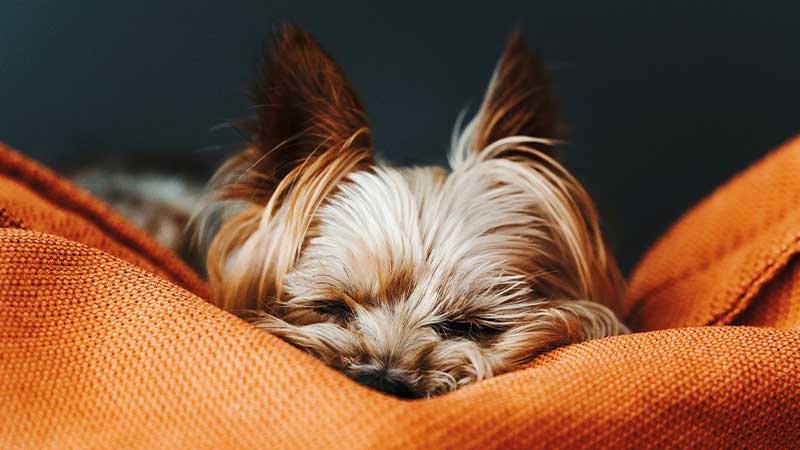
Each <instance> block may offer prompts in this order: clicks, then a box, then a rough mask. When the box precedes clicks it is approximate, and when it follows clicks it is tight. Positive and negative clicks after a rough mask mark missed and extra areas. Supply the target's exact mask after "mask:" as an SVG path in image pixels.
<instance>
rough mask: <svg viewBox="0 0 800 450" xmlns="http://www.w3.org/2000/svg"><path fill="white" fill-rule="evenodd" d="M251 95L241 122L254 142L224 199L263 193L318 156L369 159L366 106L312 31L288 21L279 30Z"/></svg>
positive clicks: (266, 194) (264, 196) (262, 195)
mask: <svg viewBox="0 0 800 450" xmlns="http://www.w3.org/2000/svg"><path fill="white" fill-rule="evenodd" d="M251 95H252V98H253V102H254V108H255V111H256V118H255V120H251V121H249V122H247V123H246V124H245V128H246V129H247V130H248V131H250V132H251V133H252V144H251V147H250V149H249V151H247V152H243V153H242V154H241V155H240V158H241V159H245V160H247V161H244V162H243V161H236V164H238V165H240V166H245V167H246V168H247V171H246V173H242V174H240V175H241V176H240V178H239V179H238V180H237V182H236V183H231V184H230V185H229V186H228V187H227V190H226V191H227V192H226V197H227V198H237V197H242V196H244V197H247V198H249V199H258V198H262V199H268V198H269V197H270V196H272V194H273V193H274V191H275V189H276V188H277V187H278V186H279V185H280V184H281V182H282V181H284V180H286V179H287V178H288V177H292V176H297V175H299V170H298V169H299V168H301V166H302V168H303V170H305V169H308V168H309V163H311V162H313V160H316V159H323V160H328V161H330V162H333V161H339V162H347V161H349V162H350V163H346V164H344V166H345V167H349V166H351V165H358V164H364V163H369V162H371V159H372V151H371V145H372V144H371V138H370V131H369V123H368V121H367V116H366V112H365V110H364V106H363V104H362V102H361V100H360V99H359V97H358V94H357V93H356V92H355V90H354V89H353V87H352V86H351V84H350V82H349V81H348V80H347V78H346V77H345V75H344V72H343V71H342V70H341V68H340V67H339V66H338V65H337V64H336V63H335V62H334V61H333V59H332V58H331V57H330V56H329V55H328V54H327V53H325V51H324V50H322V48H321V47H320V45H319V44H318V43H317V41H316V40H315V39H314V37H313V36H311V34H309V33H306V32H304V31H303V30H301V29H299V28H298V27H296V26H293V25H284V26H282V27H281V28H280V29H279V31H278V32H277V33H276V34H275V36H274V39H273V45H272V46H271V48H270V49H269V50H268V51H267V52H265V55H264V59H263V61H262V63H261V65H260V67H259V69H258V73H257V75H256V77H255V80H254V81H253V85H252V89H251ZM232 163H233V162H232ZM345 167H343V168H342V169H344V168H345ZM340 175H342V174H340Z"/></svg>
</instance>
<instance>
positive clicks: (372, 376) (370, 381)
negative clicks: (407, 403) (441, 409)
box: [353, 371, 418, 398]
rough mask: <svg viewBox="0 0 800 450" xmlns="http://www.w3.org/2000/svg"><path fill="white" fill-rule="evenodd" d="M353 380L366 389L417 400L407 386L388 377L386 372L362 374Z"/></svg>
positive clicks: (355, 376)
mask: <svg viewBox="0 0 800 450" xmlns="http://www.w3.org/2000/svg"><path fill="white" fill-rule="evenodd" d="M353 379H354V380H355V381H356V382H357V383H359V384H363V385H364V386H366V387H369V388H372V389H375V390H378V391H381V392H384V393H386V394H389V395H394V396H395V397H400V398H417V397H418V395H415V394H414V391H412V390H411V387H409V386H408V385H407V384H405V383H403V382H401V381H396V380H393V379H391V378H389V377H388V376H387V373H386V372H385V371H372V372H361V373H358V374H356V375H354V376H353Z"/></svg>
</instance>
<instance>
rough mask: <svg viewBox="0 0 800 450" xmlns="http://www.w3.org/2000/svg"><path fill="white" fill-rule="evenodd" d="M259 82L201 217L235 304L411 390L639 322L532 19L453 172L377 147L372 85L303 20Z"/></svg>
mask: <svg viewBox="0 0 800 450" xmlns="http://www.w3.org/2000/svg"><path fill="white" fill-rule="evenodd" d="M252 95H253V99H254V100H253V101H254V103H255V106H254V108H255V113H256V114H255V118H254V119H252V120H250V121H249V122H248V123H246V124H245V126H244V128H246V129H247V130H248V132H249V133H250V136H252V137H251V138H250V140H249V141H248V142H247V143H246V144H245V145H244V146H243V148H242V150H241V151H240V152H239V153H237V154H236V155H235V156H233V157H232V158H230V159H229V160H228V161H227V162H225V163H224V164H223V165H222V166H221V167H220V169H219V170H218V172H217V173H216V175H215V176H214V177H213V179H212V181H211V183H210V189H209V193H210V194H209V197H208V200H207V204H206V206H205V208H204V209H203V212H202V213H201V214H200V215H199V216H198V218H197V224H198V225H197V227H198V229H199V235H200V236H201V239H206V240H207V241H210V244H209V245H208V251H207V258H206V259H207V262H206V269H207V271H208V276H209V283H210V286H211V290H212V296H213V301H214V302H215V303H216V304H217V305H219V306H220V307H222V308H224V309H226V310H229V311H233V312H236V313H238V314H240V315H241V316H242V317H244V318H246V319H247V320H249V321H250V322H251V323H252V324H253V325H255V326H256V327H259V328H261V329H263V330H265V331H268V332H269V333H272V334H273V335H275V336H278V337H280V338H283V339H284V340H286V341H288V342H289V343H290V344H292V345H294V346H296V347H298V348H300V349H302V350H304V351H305V352H307V353H309V354H311V355H313V356H314V357H316V358H318V359H319V360H321V361H322V362H323V363H325V364H327V365H328V366H330V367H332V368H334V369H336V370H338V371H341V372H342V373H344V374H345V375H347V376H349V377H350V378H352V379H353V380H355V381H357V382H358V383H361V384H363V385H365V386H367V387H371V388H373V389H377V390H379V391H382V392H384V393H387V394H391V395H394V396H398V397H401V398H425V397H431V396H436V395H440V394H444V393H446V392H450V391H453V390H455V389H458V388H460V387H462V386H465V385H468V384H470V383H474V382H476V381H479V380H483V379H486V378H489V377H492V376H494V375H498V374H502V373H504V372H508V371H511V370H514V369H517V368H520V367H522V366H524V365H525V364H527V363H529V362H530V361H531V360H532V359H533V358H535V357H536V356H537V355H540V354H542V353H543V352H546V351H548V350H551V349H553V348H556V347H559V346H563V345H567V344H571V343H576V342H581V341H585V340H588V339H596V338H602V337H606V336H613V335H617V334H621V333H625V332H627V329H626V327H625V325H624V324H623V323H622V322H621V321H620V320H619V319H618V318H617V317H616V316H615V314H614V312H612V311H613V310H614V309H615V308H618V307H619V301H620V300H621V298H622V296H623V292H624V283H623V281H622V277H621V275H620V271H619V269H618V267H617V265H616V263H615V261H614V258H613V256H612V255H611V253H610V251H609V249H608V247H607V246H606V244H605V243H604V240H603V237H602V235H601V230H600V226H599V224H598V216H597V213H596V210H595V207H594V205H593V203H592V200H591V199H590V197H589V195H588V194H587V193H586V191H585V190H584V188H583V187H582V186H581V185H580V183H579V182H578V181H577V180H576V179H575V178H574V177H573V176H572V175H570V174H569V173H568V172H567V171H566V170H565V169H564V168H563V167H562V166H561V165H560V164H559V163H558V162H557V161H556V159H555V157H554V155H555V153H556V150H557V145H558V143H559V142H560V141H559V140H558V139H559V136H560V129H561V125H560V122H559V120H558V118H557V114H556V111H555V109H556V108H555V102H554V100H553V97H552V94H551V93H550V89H549V87H548V82H547V80H546V75H545V72H544V70H543V66H542V64H541V63H540V62H539V61H538V60H537V59H536V58H535V56H534V55H533V54H532V53H531V52H530V51H529V50H528V49H527V47H526V45H525V42H524V39H523V38H522V36H521V35H520V33H518V32H515V33H514V34H512V36H511V37H510V39H509V41H508V43H507V45H506V48H505V50H504V52H503V55H502V57H501V59H500V62H499V64H498V66H497V68H496V69H495V71H494V74H493V76H492V78H491V81H490V84H489V87H488V90H487V92H486V94H485V96H484V98H483V101H482V103H481V105H480V108H479V110H478V111H477V113H476V115H475V117H474V118H472V119H471V120H470V121H469V122H468V123H467V124H466V125H464V126H462V125H461V124H458V123H457V125H456V129H455V132H454V135H453V138H452V148H451V150H450V154H449V166H450V167H449V170H448V169H445V168H441V167H394V166H392V165H389V164H387V163H383V162H380V161H378V160H377V159H376V157H375V154H374V150H373V146H372V140H371V134H370V128H369V124H368V121H367V115H366V112H365V110H364V106H363V104H362V102H361V100H360V99H359V97H358V95H357V94H356V92H355V90H354V89H353V87H352V86H351V85H350V83H349V82H348V81H347V79H346V78H345V75H344V74H343V72H342V70H341V69H340V68H339V66H338V65H337V64H336V63H335V62H334V61H333V59H331V57H330V56H328V54H326V53H325V52H324V51H323V50H322V49H321V47H320V45H319V44H318V43H317V41H316V40H315V39H314V38H313V37H312V36H311V35H310V34H308V33H306V32H304V31H302V30H301V29H299V28H297V27H295V26H291V25H286V26H283V27H282V28H280V29H279V30H278V31H277V32H276V33H275V36H274V39H273V45H272V47H271V50H269V51H267V52H265V58H264V61H263V64H261V67H260V68H259V70H258V74H257V77H256V80H255V82H254V83H253V89H252ZM203 236H204V238H203Z"/></svg>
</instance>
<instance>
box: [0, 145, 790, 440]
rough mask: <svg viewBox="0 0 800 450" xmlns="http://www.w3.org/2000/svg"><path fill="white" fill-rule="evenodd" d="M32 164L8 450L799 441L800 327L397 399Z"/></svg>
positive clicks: (8, 316)
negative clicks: (215, 287) (252, 312)
mask: <svg viewBox="0 0 800 450" xmlns="http://www.w3.org/2000/svg"><path fill="white" fill-rule="evenodd" d="M797 148H798V147H797V145H795V149H797ZM795 151H797V150H795ZM9 161H12V162H13V163H15V164H17V166H12V170H7V169H8V162H9ZM13 167H16V169H14V168H13ZM20 167H22V168H23V169H22V170H20ZM30 167H36V168H37V170H44V169H41V168H38V166H34V165H32V163H30V162H28V161H25V160H23V159H21V157H19V155H16V154H13V153H9V151H8V150H3V149H0V173H2V174H3V177H1V178H0V193H2V194H0V208H3V207H5V212H4V213H2V214H0V226H2V228H0V448H19V447H24V448H43V447H51V448H63V447H115V448H119V447H122V448H128V447H140V448H164V447H174V448H348V449H350V448H486V447H494V448H524V447H531V446H538V447H553V448H566V447H569V448H581V447H582V448H594V447H599V446H604V447H641V446H649V447H654V446H655V447H658V446H666V445H672V446H699V445H703V446H715V447H716V446H729V447H730V446H737V447H738V446H745V447H747V446H751V447H791V446H797V445H800V431H798V430H800V408H797V404H798V402H799V401H800V377H798V375H797V374H798V373H800V331H797V330H779V329H775V328H754V327H699V328H685V329H673V330H663V331H656V332H649V333H638V334H633V335H629V336H621V337H614V338H608V339H601V340H596V341H592V342H586V343H583V344H578V345H572V346H569V347H565V348H561V349H557V350H555V351H552V352H549V353H547V354H545V355H543V356H541V357H539V358H537V359H536V360H535V361H534V362H533V363H532V364H531V366H530V367H529V368H526V369H523V370H519V371H516V372H513V373H509V374H505V375H502V376H499V377H496V378H493V379H490V380H488V381H485V382H481V383H478V384H475V385H472V386H468V387H466V388H464V389H461V390H459V391H457V392H454V393H451V394H448V395H445V396H442V397H438V398H434V399H430V400H415V401H408V400H401V399H396V398H393V397H388V396H385V395H383V394H381V393H378V392H375V391H372V390H369V389H366V388H364V387H361V386H359V385H357V384H355V383H353V382H351V381H350V380H349V379H348V378H346V377H345V376H343V375H341V374H339V373H338V372H335V371H333V370H331V369H329V368H328V367H326V366H324V365H323V364H321V363H319V362H318V361H316V360H315V359H313V358H311V357H309V356H307V355H305V354H304V353H302V352H300V351H299V350H297V349H295V348H293V347H291V346H290V345H288V344H286V343H285V342H283V341H281V340H279V339H277V338H275V337H272V336H270V335H268V334H266V333H264V332H262V331H260V330H257V329H255V328H254V327H252V326H250V325H248V324H246V323H245V322H243V321H241V320H239V319H237V318H236V317H234V316H232V315H230V314H227V313H225V312H223V311H220V310H219V309H217V308H215V307H213V306H212V305H210V304H209V303H207V302H205V301H204V300H203V299H202V298H201V297H198V296H197V295H195V294H192V293H191V292H189V291H188V290H186V289H184V288H188V289H190V290H192V291H194V292H196V293H199V294H201V295H202V294H203V293H204V290H203V287H202V285H201V284H200V283H199V280H198V279H197V277H196V276H194V275H192V274H191V273H190V272H188V269H186V268H185V266H182V265H181V264H180V263H179V262H177V261H176V260H175V258H174V257H172V256H170V255H169V254H167V253H166V252H165V251H164V250H163V249H161V248H160V247H158V246H157V244H155V243H153V242H152V240H150V239H149V238H147V237H146V236H144V235H142V234H141V233H139V232H138V231H136V230H133V229H132V228H131V227H130V226H129V225H127V224H125V223H124V222H122V221H121V220H120V219H119V218H118V217H116V216H115V215H113V214H111V213H110V212H109V211H108V209H107V208H105V207H102V205H99V204H98V203H97V202H96V201H94V200H92V199H90V198H89V197H88V196H86V195H85V194H82V193H79V191H77V190H75V189H74V188H72V187H68V186H67V185H66V183H64V182H63V181H61V180H58V179H57V178H56V177H55V176H54V175H52V174H50V173H48V172H42V173H40V175H41V177H40V178H38V179H37V178H29V177H28V178H26V176H19V174H20V173H23V174H24V173H27V172H25V170H26V169H25V168H30ZM757 167H759V166H757ZM42 179H44V180H47V182H44V183H42V182H41V180H42ZM23 193H24V194H23ZM21 195H25V197H24V198H25V200H24V201H20V200H19V199H20V198H23V197H21ZM8 205H10V206H8ZM26 208H27V209H26ZM61 227H64V230H63V231H62V229H61ZM87 227H88V228H87ZM84 229H89V230H91V231H85V232H82V231H81V230H84ZM668 237H669V235H668ZM660 246H661V250H659V247H657V248H656V250H654V253H651V256H650V257H649V258H654V256H653V255H656V256H657V254H658V252H659V251H665V248H664V243H663V242H662V244H660ZM645 262H647V260H645ZM639 270H640V272H641V271H645V272H643V273H645V274H646V273H647V266H646V265H645V266H643V268H640V269H639ZM782 274H784V273H782ZM645 279H652V277H651V278H647V277H645ZM170 280H171V281H170ZM732 281H733V282H732V283H731V285H730V286H731V287H730V289H734V287H735V286H738V285H737V284H736V283H737V282H738V280H732ZM720 282H721V283H726V281H725V280H724V279H721V280H720ZM180 286H183V288H182V287H180ZM765 292H766V291H765ZM778 292H782V291H781V290H780V289H778ZM776 295H778V294H776ZM695 298H696V299H697V300H698V301H701V300H702V294H701V293H698V296H697V297H695ZM654 301H655V300H650V301H649V302H648V304H651V303H650V302H654ZM645 310H647V306H641V307H637V311H639V312H638V314H639V315H638V316H635V317H642V316H641V311H645ZM641 320H644V319H641Z"/></svg>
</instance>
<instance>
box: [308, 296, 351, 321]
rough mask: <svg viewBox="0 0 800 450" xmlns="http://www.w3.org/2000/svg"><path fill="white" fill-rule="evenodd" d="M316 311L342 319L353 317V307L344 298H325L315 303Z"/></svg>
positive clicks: (346, 319)
mask: <svg viewBox="0 0 800 450" xmlns="http://www.w3.org/2000/svg"><path fill="white" fill-rule="evenodd" d="M314 312H316V313H317V314H321V315H323V316H327V317H330V318H333V319H336V320H340V321H348V320H350V319H351V318H352V317H353V309H352V308H351V307H350V306H349V305H348V304H347V303H345V302H344V301H342V300H324V301H319V302H317V303H316V304H315V305H314Z"/></svg>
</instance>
